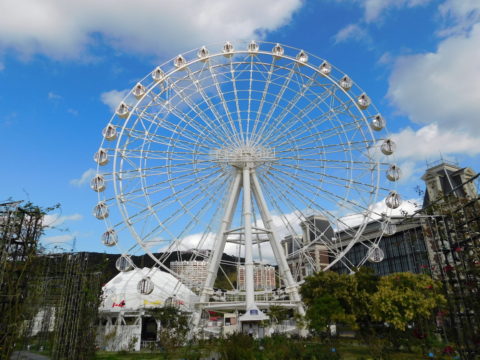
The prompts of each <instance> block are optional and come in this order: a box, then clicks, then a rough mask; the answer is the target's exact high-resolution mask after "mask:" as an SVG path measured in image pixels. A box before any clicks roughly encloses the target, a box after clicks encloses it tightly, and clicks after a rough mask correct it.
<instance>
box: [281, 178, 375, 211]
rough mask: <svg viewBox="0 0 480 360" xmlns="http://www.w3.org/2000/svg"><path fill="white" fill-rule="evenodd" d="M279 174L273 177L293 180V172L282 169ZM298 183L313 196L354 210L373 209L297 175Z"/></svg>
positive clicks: (288, 180) (287, 180)
mask: <svg viewBox="0 0 480 360" xmlns="http://www.w3.org/2000/svg"><path fill="white" fill-rule="evenodd" d="M278 174H279V175H278V176H277V175H273V174H272V177H275V178H277V179H282V180H283V181H286V182H287V183H288V182H291V181H292V180H291V177H292V175H291V174H289V173H287V172H285V171H281V170H278ZM281 175H283V177H281ZM296 183H297V184H298V185H297V186H298V187H299V188H301V189H302V190H303V191H305V192H307V193H311V194H312V196H313V198H315V197H322V198H324V199H325V200H327V201H329V202H331V203H332V204H336V205H339V204H340V205H341V206H343V207H347V206H348V209H349V210H351V211H353V212H363V211H366V212H368V213H370V212H371V210H370V209H369V208H368V207H365V206H364V205H362V204H359V203H358V202H355V201H352V200H349V199H348V198H346V197H342V196H339V195H337V194H334V193H332V192H331V191H329V190H327V189H326V188H325V187H319V186H317V185H315V184H314V183H313V184H312V183H310V182H307V181H305V180H304V179H303V178H302V177H300V176H297V177H296ZM312 189H315V190H316V191H315V192H313V191H312ZM339 200H340V201H341V203H339ZM316 205H317V206H318V205H319V204H318V203H316Z"/></svg>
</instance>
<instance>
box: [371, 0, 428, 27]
mask: <svg viewBox="0 0 480 360" xmlns="http://www.w3.org/2000/svg"><path fill="white" fill-rule="evenodd" d="M430 1H431V0H363V2H362V4H363V8H364V10H365V15H364V16H365V21H367V22H372V21H376V20H378V19H379V17H380V16H381V15H383V14H384V13H385V12H386V11H388V10H390V9H392V8H396V9H401V8H412V7H416V6H421V5H425V4H427V3H428V2H430Z"/></svg>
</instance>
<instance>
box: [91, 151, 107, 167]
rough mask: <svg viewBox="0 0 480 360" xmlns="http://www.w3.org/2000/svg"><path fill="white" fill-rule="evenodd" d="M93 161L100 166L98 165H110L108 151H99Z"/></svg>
mask: <svg viewBox="0 0 480 360" xmlns="http://www.w3.org/2000/svg"><path fill="white" fill-rule="evenodd" d="M93 160H94V161H95V162H96V163H97V164H98V165H101V166H103V165H107V164H108V152H107V150H106V149H103V148H100V149H98V151H97V152H96V153H95V155H94V156H93Z"/></svg>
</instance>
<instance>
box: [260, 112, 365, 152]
mask: <svg viewBox="0 0 480 360" xmlns="http://www.w3.org/2000/svg"><path fill="white" fill-rule="evenodd" d="M322 117H323V116H322ZM317 119H318V118H317ZM317 119H315V121H316V120H317ZM331 120H332V119H331V118H328V117H325V118H324V119H323V120H322V121H321V122H320V123H318V124H316V125H315V124H313V125H312V126H315V129H319V126H320V125H322V124H323V123H325V122H326V121H331ZM310 122H311V121H310ZM358 126H359V124H358V122H357V121H356V120H354V121H352V122H347V123H339V125H336V126H331V127H329V128H322V129H320V130H315V131H313V132H312V131H310V130H312V128H309V127H308V125H305V126H304V127H303V128H302V129H301V130H300V131H299V132H297V133H295V136H296V138H297V139H296V140H297V142H299V143H301V141H303V140H307V139H308V140H309V142H307V144H309V143H311V142H312V141H325V140H327V139H329V138H331V137H333V136H338V135H339V134H343V132H344V131H345V132H349V131H352V130H353V129H355V128H357V127H358ZM309 131H310V133H308V132H309ZM305 133H308V135H304V136H303V137H302V136H301V135H302V134H305ZM272 144H274V143H273V142H269V143H268V144H267V145H269V146H270V145H272ZM285 145H289V142H288V141H285V140H283V142H281V143H279V144H275V146H277V147H281V146H285Z"/></svg>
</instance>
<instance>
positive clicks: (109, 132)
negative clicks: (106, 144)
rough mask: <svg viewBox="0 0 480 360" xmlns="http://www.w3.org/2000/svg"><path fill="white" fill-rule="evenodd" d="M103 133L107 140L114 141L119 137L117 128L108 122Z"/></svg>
mask: <svg viewBox="0 0 480 360" xmlns="http://www.w3.org/2000/svg"><path fill="white" fill-rule="evenodd" d="M102 135H103V137H104V138H105V140H108V141H112V140H115V139H116V138H117V130H116V129H115V126H113V125H112V124H108V125H107V126H106V127H105V128H104V129H103V131H102Z"/></svg>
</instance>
